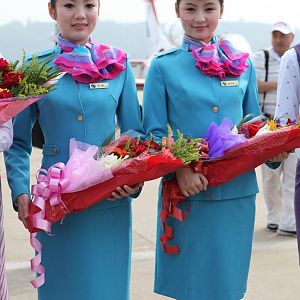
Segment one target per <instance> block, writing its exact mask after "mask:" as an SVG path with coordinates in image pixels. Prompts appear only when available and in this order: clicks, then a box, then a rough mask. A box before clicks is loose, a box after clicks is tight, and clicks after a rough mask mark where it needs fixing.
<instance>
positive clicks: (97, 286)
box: [38, 201, 131, 300]
mask: <svg viewBox="0 0 300 300" xmlns="http://www.w3.org/2000/svg"><path fill="white" fill-rule="evenodd" d="M99 208H101V203H100V204H99V205H95V206H94V207H92V208H90V209H88V210H86V211H84V212H82V213H76V214H71V215H69V216H67V217H66V218H65V220H63V223H62V224H60V223H56V224H55V225H54V226H53V230H52V233H53V234H54V235H53V236H48V235H47V234H44V233H40V234H39V235H38V238H39V240H40V241H41V242H42V246H43V254H42V264H43V265H44V266H45V268H46V282H45V284H44V285H43V286H42V287H41V288H39V291H38V299H39V300H83V299H84V300H98V299H99V300H100V299H101V300H127V299H130V297H129V279H130V263H131V203H128V201H127V202H126V201H125V202H124V205H121V206H117V207H114V208H106V209H99Z"/></svg>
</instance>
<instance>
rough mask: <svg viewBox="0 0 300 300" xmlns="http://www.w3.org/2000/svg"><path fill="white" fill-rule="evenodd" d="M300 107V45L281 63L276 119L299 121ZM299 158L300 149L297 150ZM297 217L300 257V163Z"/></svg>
mask: <svg viewBox="0 0 300 300" xmlns="http://www.w3.org/2000/svg"><path fill="white" fill-rule="evenodd" d="M299 107H300V44H297V45H295V46H294V47H293V48H291V49H290V50H288V51H286V52H285V54H284V55H283V57H282V59H281V63H280V69H279V78H278V91H277V104H276V110H275V117H281V116H285V117H287V116H288V117H290V118H292V119H298V120H299ZM296 153H297V155H298V157H299V149H297V150H296ZM294 200H295V201H294V205H295V217H296V234H297V236H298V251H299V257H300V161H299V159H298V161H297V165H296V180H295V198H294Z"/></svg>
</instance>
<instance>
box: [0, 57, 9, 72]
mask: <svg viewBox="0 0 300 300" xmlns="http://www.w3.org/2000/svg"><path fill="white" fill-rule="evenodd" d="M8 69H9V62H8V61H7V60H5V59H4V58H0V72H3V73H5V72H8Z"/></svg>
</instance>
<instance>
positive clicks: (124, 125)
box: [117, 59, 144, 134]
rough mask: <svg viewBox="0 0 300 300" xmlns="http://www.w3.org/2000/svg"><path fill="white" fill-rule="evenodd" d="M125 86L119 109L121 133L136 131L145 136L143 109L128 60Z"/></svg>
mask: <svg viewBox="0 0 300 300" xmlns="http://www.w3.org/2000/svg"><path fill="white" fill-rule="evenodd" d="M126 64H127V66H126V71H125V72H126V74H125V81H124V86H123V89H122V93H121V96H120V99H119V105H118V108H117V122H118V126H119V128H120V129H121V132H126V131H128V130H135V131H137V132H139V133H141V134H144V129H143V126H142V120H141V119H142V116H141V108H140V106H139V101H138V97H137V91H136V86H135V80H134V76H133V72H132V69H131V66H130V63H129V61H128V59H127V62H126Z"/></svg>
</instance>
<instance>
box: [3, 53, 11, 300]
mask: <svg viewBox="0 0 300 300" xmlns="http://www.w3.org/2000/svg"><path fill="white" fill-rule="evenodd" d="M1 58H2V55H1V53H0V59H1ZM12 141H13V126H12V122H11V120H10V121H7V122H5V123H4V124H1V125H0V153H1V152H3V151H6V150H8V149H9V147H10V146H11V144H12ZM0 175H1V174H0ZM3 221H4V220H3V201H2V193H1V177H0V299H1V300H8V289H7V279H6V274H5V241H4V228H3Z"/></svg>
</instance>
